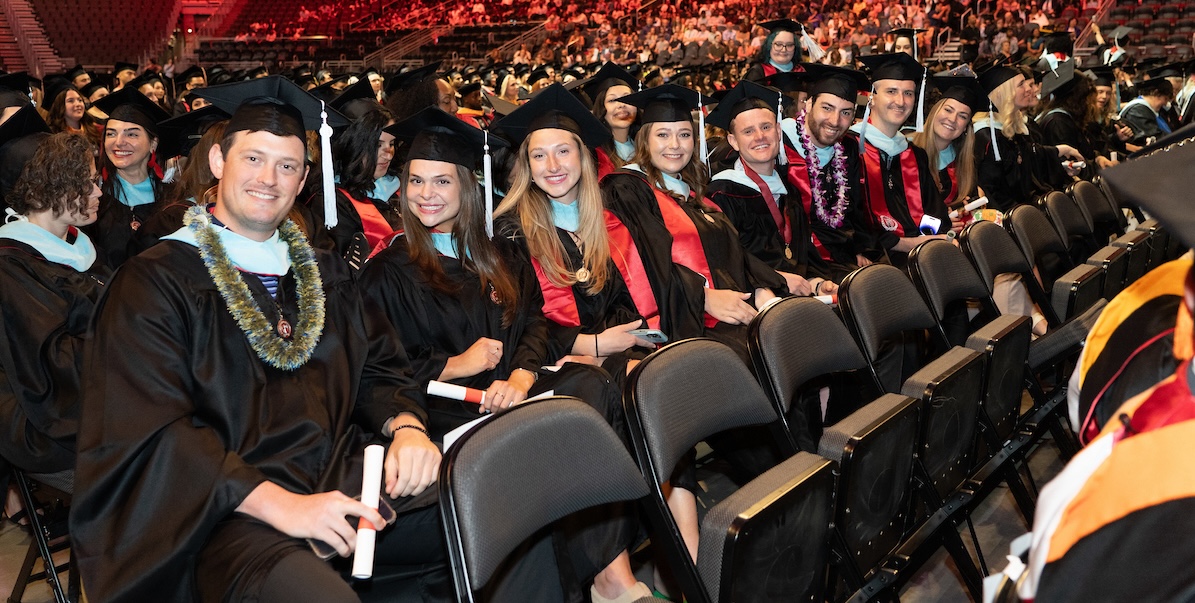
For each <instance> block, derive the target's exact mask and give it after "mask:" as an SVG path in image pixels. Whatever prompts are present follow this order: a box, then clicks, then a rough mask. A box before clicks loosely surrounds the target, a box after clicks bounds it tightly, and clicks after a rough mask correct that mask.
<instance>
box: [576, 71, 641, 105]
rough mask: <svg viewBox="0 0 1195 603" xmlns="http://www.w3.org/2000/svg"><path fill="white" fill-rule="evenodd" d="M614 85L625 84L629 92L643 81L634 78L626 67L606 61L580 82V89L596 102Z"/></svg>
mask: <svg viewBox="0 0 1195 603" xmlns="http://www.w3.org/2000/svg"><path fill="white" fill-rule="evenodd" d="M614 86H627V87H629V88H630V89H631V92H635V91H636V90H639V89H640V88H641V87H642V86H643V82H640V81H639V80H637V79H635V76H633V75H631V74H630V72H628V71H627V70H626V69H623V68H622V67H619V66H618V65H615V64H614V63H606V64H605V65H602V68H601V69H598V72H597V73H595V74H593V77H591V78H589V79H588V80H586V81H585V83H583V84H580V87H581V89H582V90H584V91H585V94H587V95H588V96H589V98H591V99H593V101H594V102H597V99H599V98H601V97H602V95H604V94H605V93H606V91H607V90H609V89H610V88H612V87H614Z"/></svg>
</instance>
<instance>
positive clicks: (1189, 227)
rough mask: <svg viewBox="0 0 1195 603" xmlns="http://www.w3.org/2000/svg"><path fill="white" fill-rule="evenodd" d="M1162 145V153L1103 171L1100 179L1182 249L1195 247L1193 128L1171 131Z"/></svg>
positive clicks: (1194, 135) (1154, 153)
mask: <svg viewBox="0 0 1195 603" xmlns="http://www.w3.org/2000/svg"><path fill="white" fill-rule="evenodd" d="M1166 142H1168V143H1169V144H1166V148H1165V149H1164V150H1162V149H1159V150H1156V151H1154V152H1152V153H1149V154H1148V155H1144V156H1142V157H1140V158H1138V159H1130V160H1128V161H1125V162H1124V163H1121V164H1120V165H1117V166H1113V167H1110V168H1107V169H1105V170H1103V172H1102V176H1103V179H1104V180H1105V181H1106V182H1107V183H1108V185H1109V186H1110V187H1111V188H1112V191H1113V192H1114V193H1115V194H1116V197H1117V198H1118V199H1121V200H1123V201H1126V202H1128V203H1131V204H1133V205H1139V206H1140V207H1141V208H1142V209H1144V210H1145V211H1147V212H1148V213H1149V215H1150V216H1152V217H1154V218H1156V219H1157V220H1158V222H1161V224H1162V226H1163V227H1164V228H1165V229H1166V230H1167V232H1169V233H1171V234H1172V235H1173V236H1176V237H1178V238H1179V240H1181V241H1182V242H1183V245H1184V246H1186V247H1195V212H1192V211H1191V178H1190V171H1191V170H1190V167H1191V165H1192V163H1195V144H1193V143H1195V126H1187V127H1185V128H1183V129H1181V130H1179V131H1177V132H1175V133H1174V134H1173V135H1171V137H1168V140H1167V141H1166ZM1176 143H1182V144H1176Z"/></svg>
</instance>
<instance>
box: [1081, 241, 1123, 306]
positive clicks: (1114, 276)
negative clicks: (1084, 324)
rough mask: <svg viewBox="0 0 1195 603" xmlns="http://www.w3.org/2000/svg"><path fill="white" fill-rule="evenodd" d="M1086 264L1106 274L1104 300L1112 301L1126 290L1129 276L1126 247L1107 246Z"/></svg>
mask: <svg viewBox="0 0 1195 603" xmlns="http://www.w3.org/2000/svg"><path fill="white" fill-rule="evenodd" d="M1085 263H1086V264H1088V265H1091V266H1095V267H1097V268H1099V269H1100V270H1101V271H1102V272H1103V273H1104V299H1107V300H1111V299H1112V298H1113V297H1116V296H1117V295H1119V294H1120V292H1121V291H1123V290H1124V287H1125V279H1126V278H1127V277H1128V274H1129V252H1128V251H1126V250H1125V248H1124V247H1115V246H1113V245H1106V246H1104V248H1102V249H1099V250H1097V251H1096V252H1095V253H1093V254H1091V257H1089V258H1087V261H1086V262H1085Z"/></svg>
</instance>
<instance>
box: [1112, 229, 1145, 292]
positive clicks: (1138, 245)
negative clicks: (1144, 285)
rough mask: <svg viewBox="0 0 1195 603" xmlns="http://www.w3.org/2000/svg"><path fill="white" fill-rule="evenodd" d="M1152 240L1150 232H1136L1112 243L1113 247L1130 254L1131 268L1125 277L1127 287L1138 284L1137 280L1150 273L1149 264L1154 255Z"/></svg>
mask: <svg viewBox="0 0 1195 603" xmlns="http://www.w3.org/2000/svg"><path fill="white" fill-rule="evenodd" d="M1151 239H1152V236H1151V235H1150V233H1149V231H1145V230H1134V231H1131V232H1126V233H1125V234H1123V235H1121V236H1119V237H1117V238H1116V239H1115V240H1114V241H1112V246H1113V247H1121V248H1123V249H1124V250H1125V252H1127V253H1128V254H1129V260H1128V264H1129V267H1128V271H1127V272H1126V274H1125V277H1124V286H1125V287H1128V286H1129V285H1131V284H1133V283H1135V282H1137V279H1139V278H1141V277H1142V276H1145V273H1146V272H1148V271H1149V262H1150V260H1151V259H1152V255H1153V250H1152V249H1151V248H1150V242H1151Z"/></svg>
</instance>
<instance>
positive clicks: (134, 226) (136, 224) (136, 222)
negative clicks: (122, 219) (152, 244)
mask: <svg viewBox="0 0 1195 603" xmlns="http://www.w3.org/2000/svg"><path fill="white" fill-rule="evenodd" d="M129 227H130V228H132V229H133V230H137V229H138V228H141V220H138V219H137V216H133V220H132V221H131V222H129Z"/></svg>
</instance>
